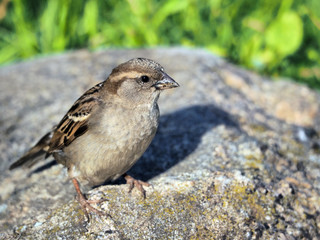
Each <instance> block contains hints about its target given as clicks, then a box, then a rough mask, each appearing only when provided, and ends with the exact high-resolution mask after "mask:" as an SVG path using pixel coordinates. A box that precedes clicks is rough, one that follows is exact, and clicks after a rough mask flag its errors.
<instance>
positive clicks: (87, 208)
mask: <svg viewBox="0 0 320 240" xmlns="http://www.w3.org/2000/svg"><path fill="white" fill-rule="evenodd" d="M72 183H73V185H74V187H75V189H76V191H77V194H78V195H77V200H78V202H79V203H80V206H81V208H82V210H83V212H84V214H85V215H86V218H87V219H88V221H89V219H90V218H89V212H94V213H96V214H98V215H99V216H108V217H110V215H109V214H107V213H105V212H102V211H100V210H98V209H96V208H94V207H92V206H91V204H96V203H101V202H104V201H106V199H101V200H87V199H86V198H85V196H84V195H83V194H82V192H81V190H80V186H79V182H78V180H77V179H75V178H72Z"/></svg>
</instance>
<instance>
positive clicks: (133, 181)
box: [124, 174, 151, 198]
mask: <svg viewBox="0 0 320 240" xmlns="http://www.w3.org/2000/svg"><path fill="white" fill-rule="evenodd" d="M124 179H125V180H126V182H127V184H129V191H128V192H129V193H130V192H131V191H132V189H133V188H134V187H136V188H137V189H138V190H139V191H140V192H141V193H142V195H143V198H146V190H144V188H143V186H145V187H150V186H151V184H149V183H147V182H143V181H140V180H137V179H134V178H133V177H131V176H130V175H128V174H125V175H124Z"/></svg>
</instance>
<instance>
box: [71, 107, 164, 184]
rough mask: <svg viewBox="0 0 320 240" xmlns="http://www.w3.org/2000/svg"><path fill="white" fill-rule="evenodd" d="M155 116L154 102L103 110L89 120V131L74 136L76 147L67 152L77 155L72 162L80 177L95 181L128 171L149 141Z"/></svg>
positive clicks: (151, 137)
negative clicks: (94, 118)
mask: <svg viewBox="0 0 320 240" xmlns="http://www.w3.org/2000/svg"><path fill="white" fill-rule="evenodd" d="M158 120H159V109H158V107H157V105H155V106H154V107H152V108H149V109H144V108H137V109H122V108H117V109H116V110H115V111H104V112H103V114H102V116H101V118H100V120H99V119H97V122H93V123H90V124H91V125H90V127H91V129H89V131H88V132H87V133H88V134H86V135H83V136H81V137H79V138H78V139H76V140H75V142H74V146H75V145H76V144H77V147H76V148H74V149H77V150H76V151H71V152H73V153H71V152H70V153H71V154H73V156H74V157H75V158H77V159H73V161H72V162H73V163H74V168H75V169H76V170H77V171H75V172H77V174H78V175H79V177H78V178H80V181H81V178H83V179H85V180H86V181H87V182H89V184H90V185H97V184H101V183H103V182H104V181H106V180H111V179H115V178H117V177H119V176H121V175H122V174H124V173H125V172H126V171H128V170H129V169H130V168H131V167H132V166H133V164H134V163H136V161H137V160H138V159H139V158H140V157H141V156H142V154H143V153H144V152H145V151H146V149H147V148H148V146H149V145H150V143H151V141H152V139H153V137H154V135H155V133H156V130H157V127H158ZM74 157H72V158H74ZM79 158H80V159H81V160H80V159H79Z"/></svg>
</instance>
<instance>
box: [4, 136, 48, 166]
mask: <svg viewBox="0 0 320 240" xmlns="http://www.w3.org/2000/svg"><path fill="white" fill-rule="evenodd" d="M51 138H52V132H49V133H47V134H46V135H44V136H43V137H42V138H41V139H40V140H39V141H38V142H37V144H36V145H35V146H34V147H32V148H31V149H30V150H29V151H28V152H27V153H26V154H25V155H23V156H22V157H21V158H20V159H18V160H17V161H16V162H14V163H13V164H12V165H11V166H10V168H9V169H10V170H12V169H15V168H17V167H20V166H24V167H28V168H30V167H32V166H33V165H34V164H36V163H37V162H38V161H39V160H41V159H42V156H44V155H45V154H46V156H45V157H48V156H49V155H50V154H48V153H47V151H48V149H49V143H50V141H51Z"/></svg>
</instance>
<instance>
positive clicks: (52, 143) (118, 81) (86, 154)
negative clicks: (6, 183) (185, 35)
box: [10, 58, 179, 217]
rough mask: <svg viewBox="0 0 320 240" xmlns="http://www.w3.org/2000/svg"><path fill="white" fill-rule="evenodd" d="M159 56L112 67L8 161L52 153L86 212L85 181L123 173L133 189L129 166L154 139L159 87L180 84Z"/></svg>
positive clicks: (25, 161)
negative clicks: (57, 120) (29, 145)
mask: <svg viewBox="0 0 320 240" xmlns="http://www.w3.org/2000/svg"><path fill="white" fill-rule="evenodd" d="M178 86H179V84H178V83H177V82H175V81H174V80H173V79H172V78H171V77H170V76H169V75H168V74H167V73H166V72H165V71H164V69H163V67H162V66H161V65H160V64H158V63H157V62H155V61H153V60H150V59H146V58H134V59H131V60H129V61H127V62H125V63H122V64H120V65H119V66H117V67H116V68H114V69H113V70H112V72H111V74H110V75H109V77H108V78H107V79H106V80H105V81H103V82H101V83H99V84H97V85H95V86H94V87H92V88H91V89H89V90H88V91H86V92H85V93H84V94H83V95H82V96H81V97H80V98H79V99H78V100H77V101H76V102H75V103H74V104H73V105H72V107H71V108H70V109H69V111H68V112H67V114H66V115H65V116H64V117H63V118H62V120H61V121H60V123H59V124H58V125H56V126H55V127H53V129H52V130H51V131H50V132H48V133H47V134H46V135H45V136H43V137H42V138H41V139H40V140H39V141H38V142H37V143H36V144H35V146H33V147H32V148H31V149H30V150H29V151H28V152H27V153H26V154H24V155H23V156H22V157H21V158H20V159H18V160H17V161H16V162H14V163H13V164H12V165H11V166H10V170H12V169H15V168H17V167H20V166H24V167H31V166H33V165H34V164H35V163H36V162H38V161H39V160H40V159H44V158H47V157H48V156H50V155H52V156H53V157H54V159H55V160H56V161H57V162H58V163H59V164H62V165H64V166H65V167H66V168H67V171H68V175H69V177H70V179H71V180H72V183H73V185H74V187H75V189H76V192H77V199H78V201H79V203H80V205H81V207H82V209H83V210H84V213H85V214H86V216H87V217H88V212H87V210H89V211H90V212H95V213H98V214H102V213H101V212H100V211H99V210H97V209H96V208H94V207H92V206H91V203H92V202H90V201H89V200H87V199H86V197H85V196H84V195H83V193H82V191H81V189H80V185H81V186H89V187H94V186H97V185H101V184H103V183H104V182H106V181H112V180H115V179H117V178H119V177H120V176H124V177H125V179H126V181H127V183H128V184H129V192H130V191H131V190H132V189H133V187H137V188H138V189H139V190H140V191H141V192H142V194H143V195H144V197H145V190H144V188H143V186H149V184H148V183H145V182H142V181H139V180H136V179H134V178H132V177H131V176H130V175H128V174H126V172H127V171H128V170H129V169H130V168H131V167H132V166H133V165H134V164H135V163H136V162H137V160H138V159H139V158H140V157H141V156H142V154H143V153H144V152H145V151H146V149H147V148H148V146H149V145H150V143H151V141H152V139H153V138H154V136H155V133H156V131H157V128H158V124H159V114H160V113H159V107H158V104H157V101H158V98H159V95H160V92H161V91H162V90H165V89H170V88H175V87H178Z"/></svg>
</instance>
